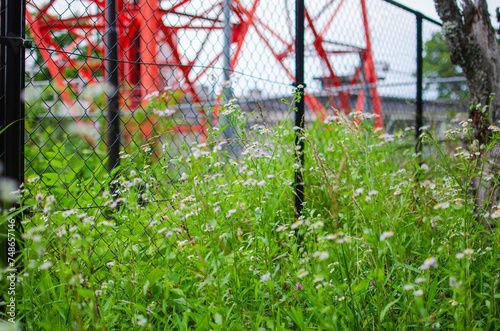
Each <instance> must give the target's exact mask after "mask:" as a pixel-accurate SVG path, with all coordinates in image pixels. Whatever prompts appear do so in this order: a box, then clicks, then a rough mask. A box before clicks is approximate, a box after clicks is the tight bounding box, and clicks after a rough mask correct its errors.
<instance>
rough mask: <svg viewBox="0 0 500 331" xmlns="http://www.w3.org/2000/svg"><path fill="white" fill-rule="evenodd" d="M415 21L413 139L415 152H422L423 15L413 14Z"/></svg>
mask: <svg viewBox="0 0 500 331" xmlns="http://www.w3.org/2000/svg"><path fill="white" fill-rule="evenodd" d="M415 16H416V19H417V96H416V104H415V106H416V109H415V139H416V146H415V152H416V153H419V152H421V151H422V142H421V140H420V130H421V128H422V126H423V121H424V114H423V113H424V103H423V99H422V94H423V80H424V76H423V75H424V74H423V54H422V53H423V40H422V21H423V15H422V14H421V13H416V14H415Z"/></svg>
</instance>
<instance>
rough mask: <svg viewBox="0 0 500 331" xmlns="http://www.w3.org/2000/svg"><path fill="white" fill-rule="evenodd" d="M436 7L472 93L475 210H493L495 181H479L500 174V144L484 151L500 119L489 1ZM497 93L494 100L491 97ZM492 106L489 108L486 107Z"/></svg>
mask: <svg viewBox="0 0 500 331" xmlns="http://www.w3.org/2000/svg"><path fill="white" fill-rule="evenodd" d="M434 1H435V4H436V10H437V12H438V14H439V16H440V17H441V20H442V21H443V28H442V32H443V35H444V37H445V40H446V43H447V45H448V49H449V51H450V58H451V62H452V63H454V64H457V65H459V66H460V67H461V68H462V70H463V71H464V75H465V77H466V79H467V84H468V87H469V92H470V102H471V104H472V105H473V106H472V107H471V110H470V113H469V118H471V119H472V127H473V137H474V139H475V140H476V141H477V142H476V143H475V144H474V145H475V146H477V150H476V151H479V152H481V156H480V158H481V159H480V162H479V167H480V168H479V169H481V168H482V167H483V166H484V168H483V173H482V176H480V177H478V178H475V179H474V181H473V184H472V189H473V192H474V193H475V194H476V200H475V204H476V212H478V213H479V212H481V211H485V210H488V211H491V210H490V209H491V207H492V206H493V205H496V204H498V202H499V198H500V191H499V190H498V189H496V188H495V187H496V185H495V182H496V180H492V181H489V182H485V181H484V180H482V181H481V180H480V178H481V177H482V178H484V177H485V176H486V175H493V176H494V178H497V177H498V175H499V174H500V164H499V157H500V147H498V146H495V147H494V148H493V149H491V150H489V152H488V153H486V151H485V147H484V146H485V145H487V144H488V143H489V137H490V135H491V130H489V129H488V127H489V126H490V125H499V120H500V44H499V42H498V40H497V34H496V31H495V29H493V26H492V25H491V20H490V16H489V13H488V6H487V3H486V0H474V1H472V0H463V1H461V5H460V6H459V5H458V3H457V0H434ZM492 95H495V96H496V97H495V98H493V99H492V100H491V99H490V97H491V96H492ZM488 105H490V107H488V108H485V107H486V106H488Z"/></svg>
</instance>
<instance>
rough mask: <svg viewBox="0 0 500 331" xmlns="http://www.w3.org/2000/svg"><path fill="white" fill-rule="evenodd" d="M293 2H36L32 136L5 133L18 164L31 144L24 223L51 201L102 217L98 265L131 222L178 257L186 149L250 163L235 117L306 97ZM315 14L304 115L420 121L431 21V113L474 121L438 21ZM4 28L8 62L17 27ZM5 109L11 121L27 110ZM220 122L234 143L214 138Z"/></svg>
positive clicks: (327, 8)
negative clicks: (177, 212) (160, 224)
mask: <svg viewBox="0 0 500 331" xmlns="http://www.w3.org/2000/svg"><path fill="white" fill-rule="evenodd" d="M5 1H6V0H4V1H2V3H4V2H5ZM4 7H5V6H4ZM295 10H296V8H295V2H294V1H287V0H280V1H259V0H252V1H250V0H232V1H231V0H224V1H201V0H190V1H187V0H184V1H160V0H137V1H122V0H109V1H97V0H96V1H71V0H54V1H49V2H47V1H42V0H32V1H29V2H27V4H26V12H25V19H26V21H25V22H26V38H27V40H30V41H31V42H32V44H33V47H32V48H27V49H26V51H25V54H26V57H25V59H24V63H22V65H23V69H24V70H25V76H24V78H25V88H24V92H23V95H22V100H23V101H24V103H25V107H26V110H25V114H22V116H20V117H19V118H22V119H23V120H24V121H23V123H24V125H25V129H24V128H23V127H22V126H20V127H18V131H19V128H22V129H24V144H22V143H21V141H22V139H23V137H22V135H20V134H18V137H17V140H11V137H13V136H15V135H16V132H15V131H12V132H10V133H9V135H8V136H6V135H3V137H2V146H3V150H2V160H3V162H4V163H5V162H11V161H10V159H9V157H10V156H9V155H10V154H9V153H10V152H8V151H12V150H16V149H17V150H18V151H19V150H22V151H21V152H20V154H16V155H23V154H24V169H23V167H22V166H21V165H19V169H21V173H22V174H21V175H18V176H17V175H16V176H14V175H15V174H14V175H13V176H14V177H17V178H18V179H19V180H20V181H21V182H22V181H23V175H24V177H25V179H26V180H25V181H24V182H25V186H26V193H27V195H26V196H25V197H24V201H25V203H32V204H38V205H39V206H40V208H39V209H37V210H32V216H33V218H32V221H31V223H27V224H26V227H27V228H36V227H37V226H39V225H40V224H41V223H43V222H45V221H46V219H44V218H43V217H42V216H43V213H44V212H45V213H46V212H47V209H49V210H52V211H57V212H59V217H61V218H62V219H65V220H70V222H69V223H70V224H72V226H69V227H64V228H63V227H62V228H61V232H64V231H78V227H79V226H80V225H81V224H87V225H89V226H95V230H93V231H92V238H93V243H92V247H93V249H94V250H93V251H94V252H95V254H96V255H98V256H99V257H100V261H102V265H97V266H96V265H94V266H93V268H96V269H99V268H105V267H106V266H105V263H106V261H109V260H112V257H113V252H114V251H116V250H119V249H120V247H117V246H116V245H117V243H115V242H114V241H113V235H114V234H117V233H118V232H123V231H125V232H129V233H130V240H131V241H133V242H134V243H137V245H139V249H138V251H140V252H141V254H142V257H141V261H142V262H143V263H146V264H148V265H149V266H151V268H157V267H163V266H165V265H170V264H171V263H174V260H175V259H174V258H172V257H171V255H170V253H171V250H170V248H169V241H168V238H164V239H161V240H153V239H154V238H155V237H158V236H161V237H162V238H163V237H164V236H165V231H166V229H165V230H163V228H162V229H158V231H156V232H155V231H152V230H151V229H152V228H153V225H154V224H156V223H154V222H155V220H157V219H161V217H162V213H163V211H164V210H165V208H177V207H179V206H182V203H185V202H186V201H187V202H189V201H190V200H189V199H191V198H190V197H183V199H182V201H181V200H179V199H177V198H176V196H177V193H179V183H181V182H182V181H183V180H185V176H186V174H185V168H186V165H185V163H184V161H182V157H183V156H186V155H188V154H193V153H194V154H197V153H198V154H200V155H203V153H204V151H205V150H206V149H214V148H215V149H217V148H219V149H220V148H226V149H228V150H229V151H231V152H232V153H233V157H232V158H230V159H227V160H226V162H234V163H235V164H237V163H238V154H239V153H241V152H242V151H241V144H239V143H240V141H238V139H237V137H236V136H235V130H236V129H237V128H231V125H230V126H229V127H226V124H227V123H231V116H232V112H233V110H234V109H239V110H241V111H242V112H244V113H246V114H250V113H252V112H253V114H252V115H249V117H248V120H247V121H246V129H249V128H251V127H252V126H254V127H255V125H256V124H257V125H264V124H265V125H267V126H272V125H275V124H277V123H278V122H280V121H287V120H290V121H291V120H292V119H293V118H292V117H293V111H291V112H290V106H289V105H287V104H286V102H283V101H282V99H286V100H289V101H290V100H292V92H293V89H294V83H302V82H297V79H296V72H295V67H296V44H295V41H296V36H295V34H296V30H295V15H296V12H295ZM19 14H21V15H20V16H19V19H20V21H21V22H24V18H23V15H22V13H19ZM419 17H420V19H422V26H421V28H420V29H419V28H418V24H417V21H418V19H419ZM11 19H12V18H11ZM303 23H304V27H305V31H304V36H305V47H304V54H303V55H304V58H305V59H304V81H303V83H305V85H306V87H307V88H306V95H305V98H304V100H305V104H306V107H307V108H306V112H305V120H306V122H308V123H310V122H312V121H314V120H316V119H321V120H331V119H332V118H333V117H334V116H335V115H336V114H337V113H338V112H339V111H345V112H353V111H359V110H364V111H365V112H366V113H370V114H374V115H375V125H376V126H379V127H385V130H386V131H388V132H394V131H398V130H404V129H405V128H407V127H411V126H415V118H416V108H418V107H417V106H418V103H419V96H418V91H419V87H418V83H419V77H418V76H419V69H418V67H417V66H418V56H417V49H418V46H417V45H418V42H417V39H418V38H417V37H418V32H419V31H421V32H422V43H423V44H422V47H423V48H424V52H423V55H424V58H423V66H422V68H421V69H422V75H423V81H422V80H420V82H422V85H421V87H422V90H421V101H422V102H421V104H422V105H423V110H424V121H423V123H422V124H429V125H433V127H434V128H435V129H436V130H440V131H443V130H444V129H445V125H446V124H447V123H449V122H450V120H452V119H454V118H456V116H457V114H458V115H459V116H463V117H465V116H466V115H464V110H466V107H464V104H465V102H464V100H466V90H465V89H464V81H463V79H462V78H461V77H460V72H459V71H458V70H457V69H456V68H455V67H453V66H451V65H450V66H449V68H448V71H446V70H443V69H442V66H443V62H442V61H441V62H439V61H440V59H442V57H443V56H445V55H443V54H444V53H445V51H443V49H442V47H443V42H442V38H441V37H440V34H439V31H440V27H439V25H437V24H435V23H434V22H431V21H429V20H428V19H426V18H422V16H421V15H420V16H419V15H418V14H416V13H414V12H412V11H408V10H407V9H404V8H402V7H399V6H396V5H394V4H393V3H390V2H388V1H382V0H342V1H327V0H324V1H323V0H322V1H306V3H305V15H304V21H303ZM2 31H3V32H2V36H3V38H4V39H3V41H4V42H3V48H2V59H3V61H2V64H3V65H4V67H3V68H2V70H3V71H6V70H8V64H7V65H5V63H6V59H5V53H4V52H5V51H9V47H10V46H8V45H7V44H6V43H5V40H6V39H5V38H6V37H8V33H9V32H8V31H4V30H2ZM19 36H22V34H20V35H19ZM23 45H24V44H23V43H22V42H20V43H18V44H17V47H18V52H19V49H21V48H20V47H21V46H23ZM11 46H12V45H11ZM24 46H29V45H27V44H26V45H24ZM11 48H12V47H11ZM10 51H14V50H10ZM445 65H447V64H445ZM4 77H7V80H4V81H3V82H2V83H5V85H4V86H3V89H2V91H3V93H4V95H3V97H2V98H3V101H4V102H5V100H8V99H9V98H11V97H12V95H9V93H14V94H15V92H9V91H10V89H9V88H10V87H11V86H10V85H9V84H10V83H11V79H12V80H14V78H13V77H10V76H9V73H8V72H7V73H6V75H5V76H4ZM21 78H22V77H21ZM21 78H19V77H16V78H15V80H16V81H17V80H18V79H21ZM14 85H15V84H14ZM17 85H19V84H17ZM295 85H297V84H295ZM14 97H17V96H14ZM233 98H234V99H236V100H234V99H233ZM6 109H7V108H5V107H4V108H3V111H4V112H2V114H1V115H2V116H4V117H2V127H5V126H6V125H8V124H10V123H12V122H14V121H16V120H17V118H14V117H15V116H14V117H12V116H10V117H8V116H7V115H6V114H7V113H8V112H7V111H6ZM219 128H220V129H223V131H224V134H223V137H224V141H223V140H213V139H212V140H210V139H209V138H210V137H211V135H212V134H213V133H214V132H216V131H217V129H219ZM243 129H245V128H243ZM17 133H19V132H17ZM207 139H208V142H209V143H208V145H206V143H207ZM224 143H226V145H224ZM14 154H15V153H14ZM22 170H23V171H22ZM11 175H12V174H11ZM236 178H237V177H235V179H236ZM195 180H196V179H195ZM197 180H201V181H203V180H215V181H217V178H206V176H205V177H204V178H198V179H197ZM222 185H225V184H221V186H222ZM235 187H236V186H235ZM240 188H241V187H240ZM218 189H219V190H218V191H217V192H213V193H214V194H225V195H227V194H232V193H234V192H233V191H235V190H238V189H239V188H238V189H233V188H231V187H230V186H229V187H219V188H218ZM209 193H211V192H207V194H209ZM124 194H128V195H129V196H131V197H134V198H133V199H135V200H134V205H136V206H137V208H135V207H134V209H133V210H128V212H130V218H134V219H141V220H146V222H147V223H145V224H139V223H135V222H133V221H132V220H131V219H129V221H127V222H125V221H124V218H121V217H124V216H126V215H123V211H122V212H120V215H121V216H120V217H118V216H117V215H116V214H117V212H116V211H117V210H119V209H120V208H121V207H120V206H121V205H122V203H123V198H122V197H123V195H124ZM241 194H244V193H241ZM51 196H54V197H55V200H57V202H53V201H52V200H53V199H52V198H51ZM186 199H187V200H186ZM37 213H39V214H40V215H42V216H36V214H37ZM127 217H129V216H127ZM163 221H164V222H165V224H169V228H170V227H172V228H174V229H178V230H179V233H182V234H179V236H180V238H179V239H182V238H184V237H183V236H188V235H189V232H188V231H182V227H183V224H182V222H181V223H178V224H177V223H176V224H171V223H170V222H171V220H163ZM116 223H121V224H122V226H121V227H114V230H113V231H114V232H109V231H103V230H101V228H100V227H98V226H97V225H101V226H102V225H104V226H108V225H115V224H116ZM124 224H127V226H124ZM151 224H153V225H151ZM168 231H170V230H168ZM122 244H123V243H120V245H122ZM52 249H53V250H54V251H55V252H56V253H57V250H58V246H57V245H55V246H53V247H52ZM147 270H150V269H149V268H148V269H147ZM103 275H104V274H103ZM103 277H105V276H103Z"/></svg>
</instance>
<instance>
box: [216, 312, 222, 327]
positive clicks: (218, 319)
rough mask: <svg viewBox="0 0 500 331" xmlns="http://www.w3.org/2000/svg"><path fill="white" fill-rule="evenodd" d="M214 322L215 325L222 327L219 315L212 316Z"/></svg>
mask: <svg viewBox="0 0 500 331" xmlns="http://www.w3.org/2000/svg"><path fill="white" fill-rule="evenodd" d="M214 321H215V323H216V324H218V325H222V316H221V314H219V313H216V314H215V315H214Z"/></svg>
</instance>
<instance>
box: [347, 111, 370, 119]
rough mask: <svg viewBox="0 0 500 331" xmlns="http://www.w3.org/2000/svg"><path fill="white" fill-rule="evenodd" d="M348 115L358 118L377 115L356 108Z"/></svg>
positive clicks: (368, 117)
mask: <svg viewBox="0 0 500 331" xmlns="http://www.w3.org/2000/svg"><path fill="white" fill-rule="evenodd" d="M349 116H351V117H353V118H357V119H358V120H366V119H371V118H375V117H377V115H375V114H370V113H366V112H364V111H362V110H356V111H354V112H351V113H350V114H349Z"/></svg>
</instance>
